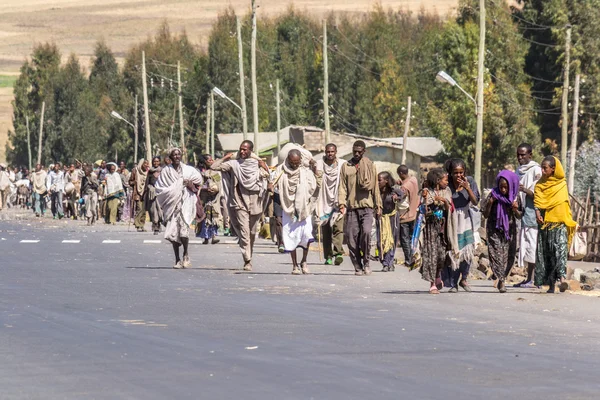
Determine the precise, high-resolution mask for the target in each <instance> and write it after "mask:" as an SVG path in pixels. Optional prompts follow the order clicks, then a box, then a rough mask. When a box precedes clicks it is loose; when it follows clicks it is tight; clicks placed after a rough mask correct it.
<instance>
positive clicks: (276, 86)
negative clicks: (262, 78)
mask: <svg viewBox="0 0 600 400" xmlns="http://www.w3.org/2000/svg"><path fill="white" fill-rule="evenodd" d="M275 101H276V102H277V107H276V109H277V156H279V150H281V108H280V106H279V103H280V102H281V100H280V98H279V79H277V80H276V81H275Z"/></svg>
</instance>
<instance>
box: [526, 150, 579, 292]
mask: <svg viewBox="0 0 600 400" xmlns="http://www.w3.org/2000/svg"><path fill="white" fill-rule="evenodd" d="M533 202H534V206H535V209H536V217H537V221H538V224H539V226H540V229H539V232H538V244H537V256H536V261H535V284H536V286H542V285H548V286H550V288H549V289H548V293H554V291H555V287H556V282H557V281H560V286H559V289H560V291H561V292H564V291H565V290H567V289H568V287H569V285H568V283H567V282H566V280H565V279H566V276H567V256H568V253H569V247H570V246H571V241H572V240H573V235H574V234H575V230H576V229H577V222H575V221H573V217H572V215H571V206H570V204H569V192H568V190H567V181H566V180H565V171H564V169H563V166H562V164H561V162H560V161H559V160H558V158H556V157H553V156H547V157H546V158H544V161H542V178H541V179H540V180H539V182H538V183H537V184H536V185H535V196H534V200H533Z"/></svg>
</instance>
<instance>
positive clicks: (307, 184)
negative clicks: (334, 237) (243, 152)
mask: <svg viewBox="0 0 600 400" xmlns="http://www.w3.org/2000/svg"><path fill="white" fill-rule="evenodd" d="M310 165H311V167H306V166H305V165H303V164H302V155H301V153H300V151H299V150H297V149H293V150H290V152H289V153H288V156H287V158H286V160H285V162H284V163H283V164H281V165H279V166H278V167H277V173H276V175H275V176H276V181H275V184H276V185H277V189H278V191H279V197H280V199H281V208H282V210H283V214H282V223H283V229H282V236H283V246H284V248H285V251H287V252H290V254H291V255H292V265H293V268H292V275H300V273H302V274H308V273H309V270H308V267H307V263H306V257H307V256H308V246H309V245H310V243H311V242H313V241H314V238H313V235H312V229H313V226H312V213H313V211H314V210H315V206H316V201H317V196H318V186H319V185H320V182H318V181H319V179H318V177H317V176H315V174H316V173H317V171H316V165H315V162H314V160H311V164H310ZM311 168H312V170H311ZM298 247H300V248H302V261H301V262H300V266H299V265H298V258H297V255H296V249H297V248H298Z"/></svg>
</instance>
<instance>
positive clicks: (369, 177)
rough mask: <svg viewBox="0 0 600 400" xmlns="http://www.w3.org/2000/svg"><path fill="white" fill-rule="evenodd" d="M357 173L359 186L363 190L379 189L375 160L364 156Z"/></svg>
mask: <svg viewBox="0 0 600 400" xmlns="http://www.w3.org/2000/svg"><path fill="white" fill-rule="evenodd" d="M356 175H357V178H358V187H360V188H361V189H363V190H379V189H378V188H377V174H376V173H375V166H374V165H373V161H371V160H369V159H368V158H367V157H363V158H362V159H361V160H360V162H359V163H358V166H357V171H356Z"/></svg>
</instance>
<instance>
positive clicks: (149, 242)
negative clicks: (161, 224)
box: [144, 240, 161, 244]
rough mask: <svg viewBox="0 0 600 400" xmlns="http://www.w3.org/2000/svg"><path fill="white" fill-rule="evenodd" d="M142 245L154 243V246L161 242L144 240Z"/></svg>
mask: <svg viewBox="0 0 600 400" xmlns="http://www.w3.org/2000/svg"><path fill="white" fill-rule="evenodd" d="M144 243H146V244H152V243H154V244H160V243H161V241H160V240H144Z"/></svg>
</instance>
